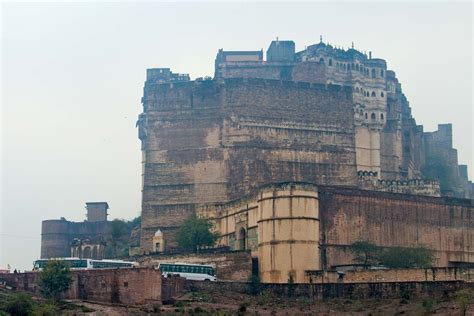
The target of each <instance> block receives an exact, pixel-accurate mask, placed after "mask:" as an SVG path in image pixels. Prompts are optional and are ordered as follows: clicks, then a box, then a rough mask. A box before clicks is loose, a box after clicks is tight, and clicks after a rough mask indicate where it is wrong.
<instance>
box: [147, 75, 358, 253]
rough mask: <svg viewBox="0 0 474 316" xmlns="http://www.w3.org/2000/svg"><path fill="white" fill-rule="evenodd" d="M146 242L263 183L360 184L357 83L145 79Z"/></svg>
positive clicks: (168, 237)
mask: <svg viewBox="0 0 474 316" xmlns="http://www.w3.org/2000/svg"><path fill="white" fill-rule="evenodd" d="M143 103H144V109H145V113H146V122H145V123H144V124H145V127H144V128H145V130H146V131H147V133H146V138H145V139H143V143H142V145H143V152H144V155H143V170H144V173H143V174H144V176H143V184H144V186H143V205H142V235H141V247H142V249H143V250H145V251H151V248H152V247H151V239H152V238H151V237H152V235H153V234H154V232H155V231H156V228H157V227H159V228H160V229H161V230H162V232H163V234H164V236H165V239H166V240H168V241H169V242H168V241H167V247H168V246H169V247H170V248H173V246H174V245H175V244H174V243H173V232H174V231H175V230H176V227H178V226H179V225H180V223H182V222H183V220H184V219H185V218H187V217H188V216H189V215H191V214H193V213H194V212H195V205H196V204H201V203H215V202H223V201H228V200H231V199H235V198H238V197H240V196H243V195H245V194H248V193H250V192H251V191H252V190H253V189H255V188H257V187H259V186H260V185H262V184H266V183H272V182H281V181H310V182H316V183H322V184H328V185H329V184H346V185H347V184H353V185H356V182H357V179H356V167H355V150H354V128H353V123H352V120H353V110H352V99H351V90H350V89H346V88H342V87H340V86H325V85H314V84H309V83H295V82H281V81H275V80H261V79H248V80H245V79H227V80H225V81H224V82H223V83H218V82H216V81H211V80H208V81H201V82H199V81H196V82H184V83H170V84H155V83H153V82H148V81H147V83H146V85H145V95H144V98H143Z"/></svg>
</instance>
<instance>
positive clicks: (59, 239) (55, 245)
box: [41, 202, 111, 259]
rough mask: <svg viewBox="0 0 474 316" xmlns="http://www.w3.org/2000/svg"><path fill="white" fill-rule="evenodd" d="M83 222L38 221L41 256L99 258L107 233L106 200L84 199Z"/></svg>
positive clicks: (102, 252) (108, 223) (102, 251)
mask: <svg viewBox="0 0 474 316" xmlns="http://www.w3.org/2000/svg"><path fill="white" fill-rule="evenodd" d="M86 205H87V214H86V215H87V219H88V220H86V221H84V222H71V221H67V220H66V219H65V218H64V217H62V218H61V219H58V220H56V219H52V220H45V221H43V222H42V225H41V258H45V259H46V258H58V257H74V256H76V257H84V258H94V259H102V258H103V257H104V247H105V239H106V238H105V237H106V236H107V235H109V234H110V230H111V227H110V222H108V221H107V209H108V204H107V202H88V203H86Z"/></svg>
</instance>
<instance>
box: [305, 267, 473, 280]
mask: <svg viewBox="0 0 474 316" xmlns="http://www.w3.org/2000/svg"><path fill="white" fill-rule="evenodd" d="M308 276H309V283H337V282H343V283H368V282H373V283H380V282H427V281H432V282H435V281H466V282H472V281H474V269H464V268H429V269H381V270H360V271H344V272H343V274H341V273H340V272H337V271H312V272H310V273H309V275H308Z"/></svg>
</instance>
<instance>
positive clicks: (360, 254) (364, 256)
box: [350, 240, 380, 269]
mask: <svg viewBox="0 0 474 316" xmlns="http://www.w3.org/2000/svg"><path fill="white" fill-rule="evenodd" d="M350 250H351V251H352V253H353V254H354V260H355V262H357V263H360V264H363V265H364V267H365V268H366V269H367V267H368V266H370V265H374V264H377V262H378V254H379V253H380V248H379V247H378V246H376V245H374V244H372V243H370V242H368V241H363V240H359V241H356V242H354V243H352V244H351V245H350Z"/></svg>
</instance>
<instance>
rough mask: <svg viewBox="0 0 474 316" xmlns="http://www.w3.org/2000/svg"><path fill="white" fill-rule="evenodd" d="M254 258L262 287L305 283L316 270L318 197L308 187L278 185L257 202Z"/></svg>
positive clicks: (317, 260) (317, 257) (261, 194)
mask: <svg viewBox="0 0 474 316" xmlns="http://www.w3.org/2000/svg"><path fill="white" fill-rule="evenodd" d="M258 207H259V214H260V218H259V220H258V236H259V244H258V258H259V271H260V279H261V281H262V282H264V283H288V282H289V281H290V280H293V282H295V283H304V282H306V277H305V271H306V270H318V269H320V254H319V205H318V193H317V191H316V188H315V187H314V186H312V185H307V186H306V185H294V184H292V185H278V186H272V187H269V188H267V189H264V190H263V191H262V192H261V193H260V197H259V200H258Z"/></svg>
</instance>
